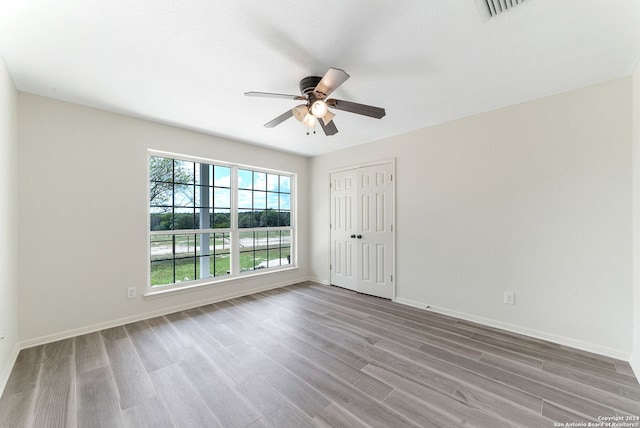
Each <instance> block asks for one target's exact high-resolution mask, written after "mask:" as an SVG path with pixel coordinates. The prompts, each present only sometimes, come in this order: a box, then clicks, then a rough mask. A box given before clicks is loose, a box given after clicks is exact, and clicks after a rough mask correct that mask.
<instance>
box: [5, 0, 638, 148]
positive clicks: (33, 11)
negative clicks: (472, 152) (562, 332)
mask: <svg viewBox="0 0 640 428" xmlns="http://www.w3.org/2000/svg"><path fill="white" fill-rule="evenodd" d="M507 1H508V0H507ZM0 55H2V57H4V60H5V62H6V64H7V67H8V69H9V72H10V74H11V76H12V77H13V80H14V83H15V85H16V87H17V88H18V89H19V90H21V91H25V92H30V93H34V94H39V95H43V96H47V97H52V98H57V99H61V100H65V101H70V102H74V103H78V104H83V105H87V106H92V107H97V108H101V109H105V110H109V111H114V112H118V113H124V114H128V115H132V116H136V117H141V118H146V119H151V120H154V121H158V122H163V123H168V124H173V125H177V126H180V127H184V128H187V129H193V130H197V131H201V132H204V133H208V134H212V135H218V136H223V137H228V138H232V139H235V140H239V141H244V142H249V143H252V144H258V145H263V146H270V147H274V148H277V149H281V150H286V151H291V152H295V153H299V154H303V155H308V156H313V155H318V154H322V153H326V152H329V151H333V150H338V149H340V148H343V147H346V146H350V145H355V144H362V143H367V142H370V141H375V140H378V139H380V138H384V137H389V136H392V135H397V134H400V133H404V132H407V131H410V130H414V129H418V128H423V127H426V126H430V125H434V124H438V123H442V122H445V121H449V120H452V119H456V118H460V117H464V116H468V115H471V114H475V113H480V112H483V111H488V110H493V109H496V108H499V107H503V106H507V105H512V104H515V103H519V102H522V101H526V100H531V99H535V98H540V97H543V96H547V95H551V94H554V93H558V92H564V91H568V90H571V89H575V88H578V87H582V86H586V85H590V84H594V83H598V82H601V81H605V80H609V79H613V78H617V77H622V76H628V75H630V74H631V73H632V72H633V71H634V69H635V67H636V65H637V63H638V58H639V57H640V1H639V0H608V1H603V0H526V1H525V2H524V3H523V4H522V5H519V6H517V7H515V8H513V9H512V10H510V11H509V12H506V13H503V14H501V15H499V16H498V17H496V18H491V19H487V18H484V17H483V16H482V15H481V14H480V13H479V10H478V7H477V5H476V1H475V0H456V1H452V0H403V1H395V0H394V1H391V0H350V1H344V0H342V1H340V0H324V1H316V2H300V1H293V0H279V1H264V0H245V1H237V0H187V1H176V0H135V1H132V0H108V1H104V0H60V1H45V0H0ZM329 67H337V68H342V69H344V70H345V71H347V72H348V73H349V74H350V75H351V78H350V79H349V80H348V81H347V82H346V83H344V85H342V86H341V87H340V88H339V89H338V90H337V91H336V92H334V93H333V94H332V97H335V98H339V99H345V100H349V101H355V102H360V103H364V104H370V105H374V106H380V107H385V108H386V111H387V115H386V117H384V118H383V119H381V120H377V119H371V118H367V117H362V116H358V115H354V114H351V113H347V112H342V111H334V112H335V113H336V114H337V115H336V118H335V123H336V125H337V127H338V129H339V131H340V132H339V133H338V134H337V135H335V136H332V137H326V136H325V135H324V134H323V133H322V130H321V129H320V128H318V133H317V134H316V135H310V136H307V135H305V127H304V126H303V125H302V124H300V123H299V122H297V121H296V120H295V119H289V120H287V121H286V122H284V123H282V124H281V125H279V126H277V127H276V128H273V129H267V128H264V127H263V126H262V125H263V124H264V123H266V122H268V121H269V120H271V119H273V118H275V117H276V116H278V115H280V114H281V113H283V112H284V111H286V110H287V109H290V108H291V107H293V106H295V105H296V104H298V102H295V101H290V100H283V99H268V98H251V97H245V96H244V95H243V93H244V92H246V91H265V92H280V93H290V94H298V93H299V90H298V82H299V81H300V79H301V78H303V77H305V76H308V75H322V74H324V72H325V71H326V70H327V69H328V68H329Z"/></svg>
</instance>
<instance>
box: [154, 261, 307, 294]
mask: <svg viewBox="0 0 640 428" xmlns="http://www.w3.org/2000/svg"><path fill="white" fill-rule="evenodd" d="M298 269H299V268H298V267H297V266H290V267H285V268H281V269H274V270H269V271H265V272H251V273H241V274H240V275H236V276H233V277H229V278H221V279H216V280H213V281H207V282H199V283H196V284H190V285H184V286H182V287H172V288H167V289H163V290H153V289H151V290H148V291H147V292H146V293H144V295H143V298H144V299H145V300H151V299H157V298H159V297H165V296H173V295H175V294H182V293H190V292H192V291H201V290H203V289H205V288H212V287H215V286H218V285H228V284H233V283H234V282H239V281H242V280H245V279H250V278H255V277H260V276H265V275H275V274H278V273H281V272H290V271H294V270H298Z"/></svg>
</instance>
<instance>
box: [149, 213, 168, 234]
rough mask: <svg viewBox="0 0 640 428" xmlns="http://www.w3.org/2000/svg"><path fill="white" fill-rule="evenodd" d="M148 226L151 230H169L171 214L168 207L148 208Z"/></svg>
mask: <svg viewBox="0 0 640 428" xmlns="http://www.w3.org/2000/svg"><path fill="white" fill-rule="evenodd" d="M149 216H150V218H149V226H150V228H151V230H171V229H172V226H173V212H172V209H171V208H170V207H149Z"/></svg>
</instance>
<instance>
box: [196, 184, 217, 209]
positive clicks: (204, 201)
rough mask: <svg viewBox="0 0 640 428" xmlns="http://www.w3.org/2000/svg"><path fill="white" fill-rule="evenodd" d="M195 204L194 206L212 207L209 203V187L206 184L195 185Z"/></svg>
mask: <svg viewBox="0 0 640 428" xmlns="http://www.w3.org/2000/svg"><path fill="white" fill-rule="evenodd" d="M195 190H196V194H195V198H194V201H195V206H196V207H212V206H213V205H212V204H211V202H212V201H211V188H210V187H207V186H196V187H195Z"/></svg>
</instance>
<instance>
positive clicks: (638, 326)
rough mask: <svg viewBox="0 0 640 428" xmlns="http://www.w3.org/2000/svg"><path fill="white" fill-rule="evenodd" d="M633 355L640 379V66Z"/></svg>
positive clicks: (636, 82)
mask: <svg viewBox="0 0 640 428" xmlns="http://www.w3.org/2000/svg"><path fill="white" fill-rule="evenodd" d="M632 78H633V80H632V85H633V92H632V94H633V326H634V328H633V354H632V357H631V366H632V367H633V370H634V372H635V374H636V377H639V378H640V65H639V66H638V68H637V69H636V72H635V73H634V75H633V77H632Z"/></svg>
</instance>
